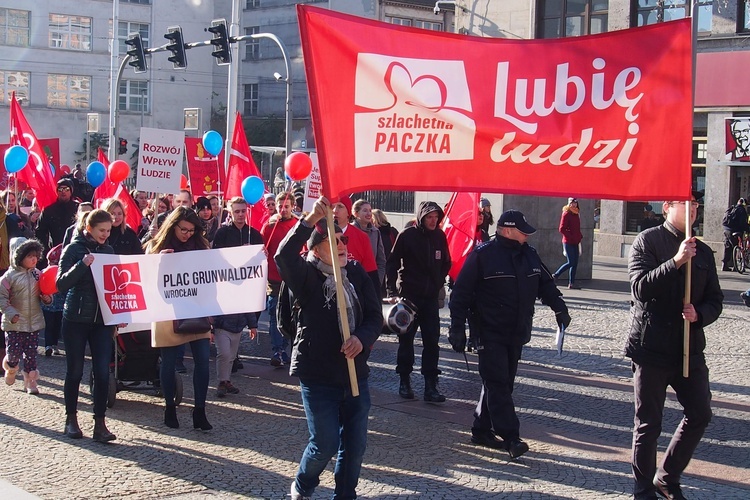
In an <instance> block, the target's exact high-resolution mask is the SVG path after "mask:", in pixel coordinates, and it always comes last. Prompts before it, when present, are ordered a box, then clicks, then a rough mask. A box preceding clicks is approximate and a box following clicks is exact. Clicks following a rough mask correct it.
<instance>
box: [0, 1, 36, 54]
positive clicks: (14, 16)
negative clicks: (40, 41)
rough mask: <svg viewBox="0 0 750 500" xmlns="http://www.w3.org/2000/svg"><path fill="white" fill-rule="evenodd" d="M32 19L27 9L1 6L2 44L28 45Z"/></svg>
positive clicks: (0, 27)
mask: <svg viewBox="0 0 750 500" xmlns="http://www.w3.org/2000/svg"><path fill="white" fill-rule="evenodd" d="M30 19H31V12H29V11H27V10H16V9H5V8H0V45H15V46H17V47H28V46H29V22H30Z"/></svg>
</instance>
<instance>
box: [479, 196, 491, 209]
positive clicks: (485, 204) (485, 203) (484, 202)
mask: <svg viewBox="0 0 750 500" xmlns="http://www.w3.org/2000/svg"><path fill="white" fill-rule="evenodd" d="M491 206H492V204H491V203H490V200H488V199H487V198H480V199H479V207H480V208H484V207H491Z"/></svg>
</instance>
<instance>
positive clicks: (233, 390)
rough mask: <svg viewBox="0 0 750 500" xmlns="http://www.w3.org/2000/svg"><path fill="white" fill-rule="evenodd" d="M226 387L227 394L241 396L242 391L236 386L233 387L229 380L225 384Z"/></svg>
mask: <svg viewBox="0 0 750 500" xmlns="http://www.w3.org/2000/svg"><path fill="white" fill-rule="evenodd" d="M224 387H226V388H227V393H229V394H239V393H240V390H239V389H237V388H236V387H235V386H233V385H232V383H231V382H230V381H229V380H227V381H226V382H224Z"/></svg>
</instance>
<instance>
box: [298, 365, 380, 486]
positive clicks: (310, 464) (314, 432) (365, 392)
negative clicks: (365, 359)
mask: <svg viewBox="0 0 750 500" xmlns="http://www.w3.org/2000/svg"><path fill="white" fill-rule="evenodd" d="M300 388H301V389H302V403H303V405H304V407H305V416H306V417H307V428H308V430H309V431H310V441H309V442H308V443H307V448H305V452H304V453H303V454H302V460H301V461H300V464H299V470H298V471H297V477H296V479H295V484H296V487H297V491H299V492H300V493H302V495H303V496H305V497H308V496H312V494H313V492H314V491H315V488H316V487H317V486H318V484H319V483H320V474H321V473H322V472H323V470H325V468H326V465H328V462H329V461H330V460H331V458H332V457H333V456H334V455H335V454H337V453H338V456H337V458H336V466H335V468H334V471H333V477H334V479H335V481H336V489H335V490H334V494H333V497H332V498H334V499H343V498H357V493H356V492H355V490H356V488H357V482H358V481H359V471H360V469H361V468H362V457H363V456H364V453H365V448H367V414H368V413H369V411H370V389H369V387H368V385H367V380H366V379H362V380H359V397H356V398H354V397H352V395H351V392H350V388H349V387H334V386H329V385H323V384H318V383H314V382H309V383H308V382H303V381H302V380H300Z"/></svg>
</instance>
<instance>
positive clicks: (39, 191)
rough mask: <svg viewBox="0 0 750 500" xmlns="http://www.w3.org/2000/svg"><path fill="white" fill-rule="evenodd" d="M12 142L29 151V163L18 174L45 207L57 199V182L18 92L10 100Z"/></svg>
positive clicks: (12, 144) (13, 144)
mask: <svg viewBox="0 0 750 500" xmlns="http://www.w3.org/2000/svg"><path fill="white" fill-rule="evenodd" d="M10 144H11V146H15V145H20V146H23V147H24V148H26V150H27V151H28V152H29V163H28V164H27V165H26V167H24V168H23V169H21V170H20V171H19V172H18V173H17V174H16V175H17V177H18V180H19V181H21V182H24V183H26V184H27V185H28V186H29V187H30V188H32V189H33V190H34V191H35V192H36V201H37V204H38V205H39V208H45V207H47V206H49V205H51V204H53V203H54V202H56V201H57V184H56V183H55V178H54V177H53V176H52V170H50V166H49V159H48V158H47V155H46V154H45V153H44V150H43V149H42V146H41V144H40V143H39V140H38V139H37V138H36V135H35V134H34V131H33V130H32V129H31V126H30V125H29V122H28V121H26V117H25V116H24V115H23V111H21V105H20V104H18V101H17V100H16V93H15V92H13V94H12V95H11V102H10Z"/></svg>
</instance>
